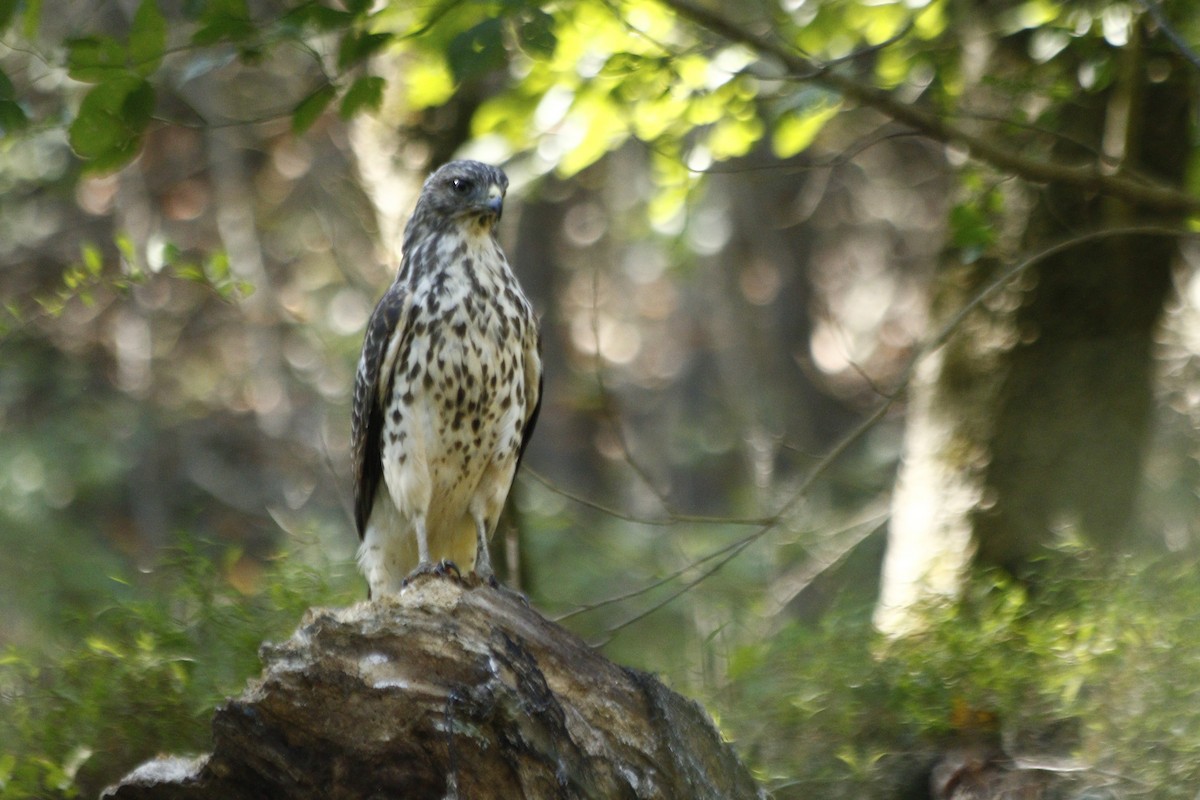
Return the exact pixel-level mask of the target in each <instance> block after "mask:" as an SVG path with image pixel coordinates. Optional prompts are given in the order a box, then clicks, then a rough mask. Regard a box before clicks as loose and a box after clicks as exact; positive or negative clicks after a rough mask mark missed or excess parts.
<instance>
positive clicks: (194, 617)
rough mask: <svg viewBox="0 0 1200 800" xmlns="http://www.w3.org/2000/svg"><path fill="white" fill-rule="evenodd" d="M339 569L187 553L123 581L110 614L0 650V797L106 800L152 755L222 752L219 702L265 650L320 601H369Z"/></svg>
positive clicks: (75, 616) (66, 623)
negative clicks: (216, 733) (100, 799)
mask: <svg viewBox="0 0 1200 800" xmlns="http://www.w3.org/2000/svg"><path fill="white" fill-rule="evenodd" d="M330 574H331V572H330V570H329V569H328V567H327V566H316V567H314V566H310V565H306V564H304V563H303V562H302V561H301V560H299V559H290V558H286V557H283V558H279V559H277V560H275V561H273V562H270V563H268V564H266V565H261V564H256V563H253V562H250V561H249V560H248V559H245V558H244V557H243V556H242V554H241V553H240V552H239V551H236V550H232V551H225V553H224V554H223V555H222V554H217V555H216V556H215V557H214V556H213V555H212V554H211V553H202V552H200V551H199V550H198V549H196V548H192V547H187V548H183V549H180V550H177V551H175V552H174V553H173V554H172V555H171V557H170V558H169V560H168V561H167V563H164V564H163V565H161V566H160V567H159V568H157V569H155V570H154V571H153V573H151V574H150V575H149V576H148V578H147V576H138V579H137V580H133V579H127V578H123V577H113V578H111V581H112V583H113V586H112V592H111V597H112V599H111V601H110V602H109V603H108V604H107V605H106V606H105V607H104V608H102V609H99V610H97V611H95V612H89V613H88V614H87V615H86V616H83V615H80V614H79V613H78V612H70V613H69V614H66V613H64V615H63V617H62V618H60V619H56V620H52V621H51V623H52V624H54V625H55V626H56V627H57V629H56V630H53V631H52V632H51V631H48V632H47V633H48V635H47V636H46V637H45V638H46V641H45V642H43V643H42V644H40V645H39V646H37V647H36V648H35V647H32V646H27V647H20V648H18V647H10V648H9V649H8V650H7V651H6V652H4V653H2V654H0V797H2V798H5V800H7V799H8V798H24V797H38V798H42V797H95V796H97V794H98V793H99V791H100V790H101V789H103V788H104V786H105V785H107V784H109V783H111V782H113V781H115V780H116V779H117V778H119V777H120V776H121V775H122V774H124V773H125V772H126V771H127V770H129V769H131V768H132V767H133V766H136V765H137V764H138V763H140V762H141V761H143V760H145V759H147V758H151V757H153V756H155V755H157V754H160V753H187V752H203V751H206V750H208V749H209V745H210V737H209V720H210V718H211V716H212V710H213V707H214V706H215V705H216V704H217V703H218V702H220V700H221V699H222V698H224V697H226V696H228V695H230V694H236V693H238V692H240V691H241V689H242V687H243V686H244V684H245V682H246V679H247V678H248V677H250V676H252V675H255V674H257V673H258V670H259V661H258V647H259V645H260V644H261V643H262V642H263V641H264V640H267V639H279V638H283V637H286V636H287V635H288V634H290V632H291V631H292V629H294V627H295V626H296V624H297V623H298V622H299V620H300V617H301V615H302V614H303V612H304V610H305V609H307V608H309V607H310V606H312V605H320V604H335V603H340V604H344V603H347V602H350V601H351V600H353V599H358V598H357V597H351V596H350V592H348V591H347V590H346V589H344V588H338V587H335V586H334V585H333V583H331V579H330V577H329V575H330ZM43 624H45V623H43Z"/></svg>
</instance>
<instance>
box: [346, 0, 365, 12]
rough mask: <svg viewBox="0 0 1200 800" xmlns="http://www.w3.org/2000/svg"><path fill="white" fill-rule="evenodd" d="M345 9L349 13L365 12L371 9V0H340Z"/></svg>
mask: <svg viewBox="0 0 1200 800" xmlns="http://www.w3.org/2000/svg"><path fill="white" fill-rule="evenodd" d="M342 2H343V4H344V5H345V6H346V10H347V11H349V12H350V13H351V14H354V15H358V14H365V13H366V12H368V11H370V10H371V3H372V0H342Z"/></svg>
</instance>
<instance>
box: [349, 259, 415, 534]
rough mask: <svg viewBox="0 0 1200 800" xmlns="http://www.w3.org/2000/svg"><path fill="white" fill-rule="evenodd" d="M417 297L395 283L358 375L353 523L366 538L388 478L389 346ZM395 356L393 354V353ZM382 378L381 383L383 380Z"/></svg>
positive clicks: (375, 316) (367, 340)
mask: <svg viewBox="0 0 1200 800" xmlns="http://www.w3.org/2000/svg"><path fill="white" fill-rule="evenodd" d="M411 307H412V298H411V297H410V296H409V294H408V292H407V290H406V289H405V288H404V287H403V286H402V285H400V284H399V283H394V284H392V287H391V288H390V289H388V290H387V292H386V293H385V294H384V295H383V297H382V298H381V299H380V300H379V304H378V305H377V306H375V311H373V312H372V313H371V319H370V320H369V321H368V322H367V333H366V336H365V337H364V338H363V348H362V357H361V358H360V359H359V362H358V372H357V373H356V374H355V376H354V409H353V413H352V415H351V434H350V437H351V438H350V441H351V457H352V458H353V461H354V524H355V526H356V527H357V528H358V536H359V538H360V539H361V538H362V536H363V534H364V533H365V532H366V529H367V519H368V518H369V517H370V515H371V507H372V505H373V504H374V503H375V492H376V490H378V488H379V481H380V479H381V478H382V477H383V461H382V458H381V456H380V452H379V439H380V437H381V436H382V434H383V401H382V398H384V397H386V396H387V395H388V394H390V390H389V388H388V387H389V385H390V384H391V375H392V372H393V370H392V369H391V362H392V361H394V360H395V353H394V352H392V353H390V354H389V352H388V350H389V345H390V344H391V343H392V342H393V341H394V339H395V336H394V334H395V332H396V330H397V329H403V328H404V327H405V326H406V325H407V322H406V320H407V318H408V316H409V315H408V310H409V309H410V308H411ZM389 356H390V358H389ZM381 382H382V385H381Z"/></svg>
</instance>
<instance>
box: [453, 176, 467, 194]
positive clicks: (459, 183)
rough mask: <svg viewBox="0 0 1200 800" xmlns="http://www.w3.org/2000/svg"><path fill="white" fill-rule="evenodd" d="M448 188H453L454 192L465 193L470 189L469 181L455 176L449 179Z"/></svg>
mask: <svg viewBox="0 0 1200 800" xmlns="http://www.w3.org/2000/svg"><path fill="white" fill-rule="evenodd" d="M450 188H451V189H453V190H454V193H455V194H466V193H467V192H469V191H471V182H470V181H469V180H467V179H466V178H455V179H454V180H452V181H450Z"/></svg>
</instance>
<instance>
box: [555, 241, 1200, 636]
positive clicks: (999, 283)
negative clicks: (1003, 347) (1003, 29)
mask: <svg viewBox="0 0 1200 800" xmlns="http://www.w3.org/2000/svg"><path fill="white" fill-rule="evenodd" d="M1121 236H1162V237H1169V238H1175V239H1190V240H1193V241H1196V240H1200V233H1193V232H1190V231H1185V230H1182V229H1179V228H1170V227H1165V226H1154V225H1143V226H1137V225H1132V226H1127V227H1119V228H1109V229H1104V230H1096V231H1089V232H1086V233H1081V234H1078V235H1076V236H1072V237H1070V238H1068V239H1064V240H1062V241H1060V242H1058V243H1056V244H1053V245H1050V246H1048V247H1046V248H1043V249H1042V250H1039V251H1038V252H1036V253H1034V254H1033V255H1031V256H1029V257H1027V258H1025V259H1022V260H1020V261H1017V262H1015V263H1013V264H1012V266H1010V267H1009V268H1007V269H1005V270H1002V271H1001V272H1000V273H999V274H997V275H996V276H995V277H994V278H993V279H992V280H991V281H990V282H988V283H987V284H986V285H984V286H983V287H982V288H980V289H979V290H978V291H977V292H976V293H975V294H974V295H972V296H971V298H970V299H969V300H968V301H967V302H966V303H964V304H963V306H962V307H961V308H960V309H959V310H958V311H956V312H955V313H954V314H953V315H952V316H951V317H950V318H949V319H948V320H946V322H945V323H944V324H943V325H942V326H941V327H940V328H939V329H938V330H937V332H935V333H934V334H933V335H932V336H931V337H929V338H928V339H927V340H926V341H925V342H924V343H922V344H921V346H920V347H918V348H916V349H915V350H914V351H913V354H912V356H911V357H910V358H909V360H908V363H907V364H906V365H905V367H904V369H903V370H902V371H901V373H900V378H899V379H898V380H897V385H896V389H895V390H894V391H893V392H892V393H891V395H890V396H885V397H884V398H883V401H882V402H881V403H880V404H879V405H878V406H877V407H876V408H875V410H874V411H872V412H871V413H870V414H869V415H868V416H867V417H865V418H864V419H863V420H862V421H861V422H860V423H859V424H858V425H857V426H855V427H854V428H853V429H852V430H851V431H849V432H848V433H847V434H846V435H845V436H843V437H842V438H841V440H839V441H838V443H837V444H836V445H834V446H833V448H832V449H831V450H829V451H828V452H827V453H826V454H825V455H824V456H822V457H821V460H820V461H818V462H817V463H816V465H814V466H813V468H812V469H811V470H810V471H809V473H808V475H807V476H806V477H805V478H804V480H803V481H801V482H800V485H799V487H797V489H796V490H795V491H794V492H793V494H792V496H791V498H790V499H789V500H788V501H787V502H786V503H784V504H783V506H782V507H781V508H780V509H779V510H778V511H777V512H776V513H775V514H774V515H772V517H771V518H770V521H769V522H768V523H767V524H765V525H763V526H762V527H761V528H759V529H758V530H756V531H753V532H752V533H749V534H747V535H746V536H744V537H742V538H741V539H738V540H736V541H734V542H731V543H729V544H726V545H723V546H722V547H720V548H718V549H716V550H714V551H713V552H711V553H709V554H708V555H705V556H703V557H701V558H699V559H696V560H695V561H692V562H691V563H689V564H687V565H685V566H684V567H682V568H680V569H678V570H676V571H675V572H673V573H671V574H670V575H667V576H666V577H663V578H660V579H659V580H656V581H653V582H652V583H650V584H648V585H646V586H644V587H642V588H641V589H636V590H633V591H631V592H626V593H624V594H622V595H619V596H615V597H611V598H608V599H605V600H600V601H597V602H595V603H591V604H589V605H587V606H582V607H580V608H578V609H576V610H575V611H572V612H569V613H568V614H565V615H563V617H560V619H562V618H566V617H569V616H574V615H576V614H582V613H584V612H587V611H592V610H594V609H597V608H603V607H604V606H607V605H612V604H613V603H618V602H621V601H623V600H628V599H630V598H633V597H637V596H639V595H641V594H645V593H646V592H649V591H651V590H653V589H656V588H658V587H660V586H663V585H665V584H668V583H670V582H672V581H674V580H676V579H677V578H679V577H682V576H683V575H684V574H686V573H687V572H689V571H690V570H693V569H695V568H697V567H699V566H701V565H703V564H706V563H708V562H709V561H712V560H713V559H714V558H718V557H719V558H720V560H719V561H718V562H717V563H716V564H714V565H712V566H711V567H709V568H708V569H706V570H705V571H704V572H702V573H701V574H700V575H698V576H696V577H695V578H692V579H691V580H689V581H687V582H686V583H685V584H683V585H682V586H681V587H680V588H679V589H677V590H675V591H674V592H672V593H671V594H670V595H668V596H667V597H665V598H663V599H662V600H659V601H658V602H656V603H654V604H653V605H651V606H649V607H648V608H646V609H644V610H642V611H640V612H638V613H637V614H635V615H634V616H631V617H629V618H628V619H626V620H624V621H622V622H620V623H618V624H616V625H614V626H613V627H612V628H610V629H609V631H608V633H609V634H610V637H609V639H611V638H612V636H615V635H616V634H617V633H619V632H620V631H621V630H622V629H624V628H626V627H628V626H630V625H632V624H633V623H635V622H638V621H639V620H641V619H644V618H645V617H647V616H649V615H650V614H653V613H654V612H656V611H658V610H660V609H662V608H663V607H665V606H666V605H668V604H670V603H671V602H672V601H674V600H675V599H676V598H678V597H680V596H681V595H683V594H685V593H686V592H688V591H690V590H691V589H692V588H694V587H695V586H697V585H698V584H700V583H701V582H702V581H704V580H706V579H708V578H709V577H711V576H712V575H714V574H715V573H716V572H717V571H719V570H720V569H721V568H722V567H724V566H725V565H726V564H728V563H729V562H730V561H732V560H733V559H734V558H736V557H737V556H738V555H739V554H740V553H741V552H742V551H743V550H745V549H746V548H747V547H749V546H750V545H751V544H753V543H754V542H756V541H758V540H759V539H761V538H762V537H763V536H765V535H766V534H768V533H770V532H771V531H772V530H774V529H775V528H776V527H777V526H778V525H779V523H780V522H781V521H782V520H783V519H784V518H786V517H787V516H788V515H789V514H790V513H791V512H792V511H793V510H795V508H796V507H797V506H798V505H799V504H800V502H801V501H802V500H804V499H805V498H806V497H807V496H808V491H809V489H810V488H812V486H813V484H814V483H816V481H817V480H818V479H819V478H820V477H821V476H823V475H824V474H825V473H826V472H827V471H828V470H829V468H830V467H831V466H833V464H834V462H836V461H837V460H838V459H839V458H841V456H842V455H843V454H844V453H845V452H846V451H847V450H849V449H850V447H851V446H853V445H854V444H855V443H856V442H858V441H859V440H860V439H861V438H862V437H863V436H865V435H866V434H867V433H868V432H869V431H870V430H871V429H872V428H874V427H875V425H876V424H878V422H879V421H880V420H881V419H883V418H884V417H885V416H886V415H887V413H888V412H889V411H890V410H891V409H892V407H893V406H894V405H895V404H896V402H897V401H898V400H899V399H900V398H901V397H903V396H904V395H905V393H906V392H907V389H908V386H909V384H910V383H911V382H912V378H913V375H914V374H915V373H916V368H917V365H918V364H919V363H920V362H921V361H922V360H923V359H924V358H925V357H926V356H928V355H929V354H930V353H933V352H934V351H936V350H937V349H939V348H940V347H942V345H944V344H945V343H946V342H947V341H948V340H949V339H950V337H951V336H952V335H953V334H954V332H955V331H956V330H958V327H959V326H960V325H961V324H962V322H963V320H964V319H966V317H967V315H969V314H970V313H971V312H972V311H974V310H975V309H976V308H978V307H979V306H980V305H981V304H982V303H983V302H984V301H986V300H987V299H988V298H989V297H991V296H992V294H994V293H995V292H996V291H998V290H999V289H1000V288H1002V287H1003V286H1005V285H1007V284H1008V283H1009V282H1010V281H1012V280H1013V279H1014V278H1016V277H1017V276H1019V275H1021V274H1022V273H1024V272H1026V271H1027V270H1029V269H1031V268H1032V267H1034V266H1035V265H1037V264H1039V263H1041V262H1042V261H1045V260H1046V259H1047V258H1050V257H1051V256H1053V255H1056V254H1058V253H1061V252H1063V251H1065V250H1069V249H1071V248H1073V247H1078V246H1079V245H1081V244H1086V243H1088V242H1094V241H1099V240H1103V239H1111V238H1116V237H1121ZM605 641H608V640H605Z"/></svg>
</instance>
